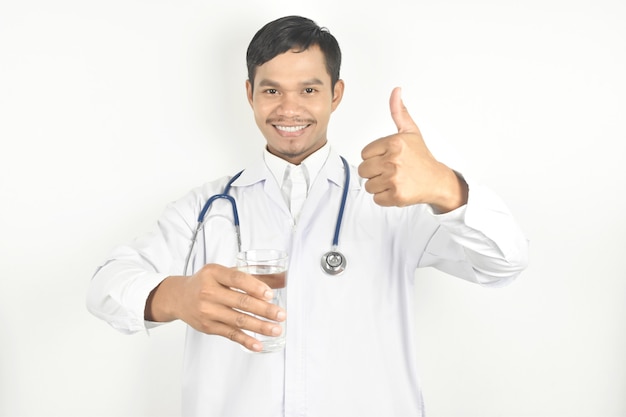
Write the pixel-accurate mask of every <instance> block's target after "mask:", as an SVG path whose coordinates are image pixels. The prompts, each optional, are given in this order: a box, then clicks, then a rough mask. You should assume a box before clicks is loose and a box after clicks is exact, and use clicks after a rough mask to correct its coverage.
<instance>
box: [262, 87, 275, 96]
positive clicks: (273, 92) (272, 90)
mask: <svg viewBox="0 0 626 417" xmlns="http://www.w3.org/2000/svg"><path fill="white" fill-rule="evenodd" d="M276 93H278V91H277V90H276V89H275V88H268V89H267V90H265V94H270V95H273V94H276Z"/></svg>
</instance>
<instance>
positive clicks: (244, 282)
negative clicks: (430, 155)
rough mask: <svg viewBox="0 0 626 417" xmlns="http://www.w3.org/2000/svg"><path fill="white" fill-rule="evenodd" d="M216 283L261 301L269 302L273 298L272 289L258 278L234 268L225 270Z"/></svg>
mask: <svg viewBox="0 0 626 417" xmlns="http://www.w3.org/2000/svg"><path fill="white" fill-rule="evenodd" d="M218 282H219V283H220V284H222V285H224V286H226V287H230V288H236V289H238V290H241V291H243V292H245V293H246V294H249V295H251V296H253V297H255V298H258V299H261V300H271V299H272V298H273V297H274V292H273V291H272V289H271V288H270V287H269V285H267V284H266V283H264V282H263V281H261V280H260V279H258V278H255V277H254V276H252V275H251V274H247V273H245V272H243V271H239V270H237V269H236V268H227V271H226V272H225V273H224V274H220V275H219V278H218Z"/></svg>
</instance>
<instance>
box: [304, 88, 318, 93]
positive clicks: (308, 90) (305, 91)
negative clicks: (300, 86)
mask: <svg viewBox="0 0 626 417" xmlns="http://www.w3.org/2000/svg"><path fill="white" fill-rule="evenodd" d="M314 92H315V89H314V88H312V87H307V88H305V89H304V93H305V94H313V93H314Z"/></svg>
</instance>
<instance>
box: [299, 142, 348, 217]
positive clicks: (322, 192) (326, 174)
mask: <svg viewBox="0 0 626 417" xmlns="http://www.w3.org/2000/svg"><path fill="white" fill-rule="evenodd" d="M350 173H351V176H350V186H349V189H351V190H352V189H358V188H360V185H359V181H358V178H357V176H356V172H355V170H352V169H351V172H350ZM344 183H345V172H344V168H343V162H342V161H341V158H340V157H339V155H338V154H336V153H335V152H334V151H333V150H332V149H331V151H330V155H329V156H328V160H327V161H326V163H325V164H324V166H323V167H322V169H321V171H320V173H319V175H318V176H317V178H316V179H315V182H314V183H313V186H312V187H311V191H310V192H309V195H308V197H307V201H306V202H305V204H304V206H303V208H302V213H301V214H300V226H301V227H306V226H307V224H308V223H309V222H310V221H311V219H314V218H315V217H316V213H315V211H316V209H317V207H318V206H319V204H320V203H321V200H322V199H323V198H327V191H328V189H329V187H331V185H332V186H337V187H340V188H342V189H343V187H344Z"/></svg>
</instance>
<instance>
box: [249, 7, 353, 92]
mask: <svg viewBox="0 0 626 417" xmlns="http://www.w3.org/2000/svg"><path fill="white" fill-rule="evenodd" d="M314 45H317V46H319V48H320V50H321V51H322V54H323V55H324V58H325V60H326V71H327V72H328V74H329V75H330V80H331V87H332V89H333V90H334V88H335V83H336V82H337V81H338V80H339V68H340V67H341V49H340V48H339V44H338V43H337V39H335V37H334V36H333V35H332V34H331V33H330V31H329V30H328V29H326V28H322V27H320V26H318V25H317V23H315V22H314V21H313V20H311V19H307V18H306V17H301V16H285V17H281V18H279V19H276V20H274V21H272V22H269V23H267V24H266V25H265V26H263V27H262V28H261V29H259V31H258V32H257V33H256V34H255V35H254V37H253V38H252V40H251V41H250V45H248V51H247V53H246V63H247V65H248V80H249V81H250V84H252V86H253V88H254V76H255V74H256V69H257V67H258V66H260V65H263V64H265V63H266V62H267V61H270V60H272V59H273V58H274V57H276V56H277V55H280V54H283V53H285V52H287V51H290V50H292V49H295V50H298V51H299V52H302V51H306V50H307V49H309V47H311V46H314Z"/></svg>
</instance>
